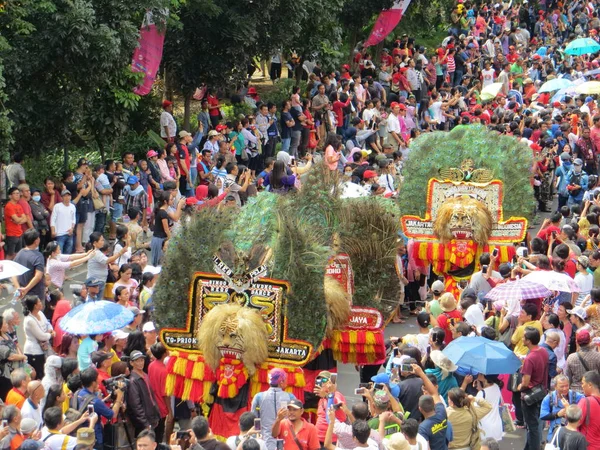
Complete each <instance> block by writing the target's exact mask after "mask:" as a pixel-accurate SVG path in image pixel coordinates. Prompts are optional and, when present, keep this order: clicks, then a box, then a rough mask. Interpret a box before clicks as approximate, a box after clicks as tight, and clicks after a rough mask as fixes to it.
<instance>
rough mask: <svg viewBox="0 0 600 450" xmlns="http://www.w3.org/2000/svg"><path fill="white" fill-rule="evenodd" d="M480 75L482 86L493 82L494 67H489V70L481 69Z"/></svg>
mask: <svg viewBox="0 0 600 450" xmlns="http://www.w3.org/2000/svg"><path fill="white" fill-rule="evenodd" d="M481 75H482V78H483V84H482V85H483V87H486V86H489V85H490V84H493V83H494V75H495V72H494V69H490V70H485V69H484V70H482V71H481Z"/></svg>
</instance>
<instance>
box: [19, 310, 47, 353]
mask: <svg viewBox="0 0 600 450" xmlns="http://www.w3.org/2000/svg"><path fill="white" fill-rule="evenodd" d="M39 316H40V317H41V318H42V320H38V319H36V318H35V317H34V316H33V315H32V314H28V315H27V316H25V320H23V328H24V329H25V346H24V347H23V353H26V354H28V355H43V354H44V351H43V350H42V347H41V346H40V342H48V341H49V340H50V338H51V337H52V335H51V334H50V333H51V332H52V325H51V324H50V322H48V319H47V318H46V316H45V315H44V314H42V313H39Z"/></svg>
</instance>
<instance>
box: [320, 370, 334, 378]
mask: <svg viewBox="0 0 600 450" xmlns="http://www.w3.org/2000/svg"><path fill="white" fill-rule="evenodd" d="M319 378H327V379H328V380H329V379H330V378H331V372H329V371H328V370H321V371H320V372H319V375H317V379H319Z"/></svg>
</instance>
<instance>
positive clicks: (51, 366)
mask: <svg viewBox="0 0 600 450" xmlns="http://www.w3.org/2000/svg"><path fill="white" fill-rule="evenodd" d="M61 369H62V358H61V357H60V356H58V355H50V356H48V358H46V364H44V378H42V386H43V387H44V391H45V392H46V393H47V392H48V391H49V389H50V386H52V385H54V384H58V385H59V386H62V384H63V381H64V380H63V377H62V372H61ZM45 401H46V397H44V398H42V400H41V401H40V406H41V407H42V408H43V407H44V403H45Z"/></svg>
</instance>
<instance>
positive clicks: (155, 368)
mask: <svg viewBox="0 0 600 450" xmlns="http://www.w3.org/2000/svg"><path fill="white" fill-rule="evenodd" d="M150 351H151V352H152V356H154V358H155V359H154V361H152V362H151V363H150V365H149V366H148V380H149V382H150V390H151V391H152V395H154V398H155V399H156V405H157V406H158V412H159V413H160V422H159V423H158V426H157V427H156V430H155V431H156V440H157V441H158V442H162V441H163V438H164V437H165V425H166V422H168V421H169V420H172V418H173V411H171V397H169V396H167V395H166V394H165V385H166V382H167V367H166V366H165V358H166V357H167V356H169V352H168V351H167V349H166V347H165V346H164V344H163V343H162V342H157V343H155V344H153V345H152V346H151V347H150ZM233 450H235V449H233ZM262 450H264V449H262Z"/></svg>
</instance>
